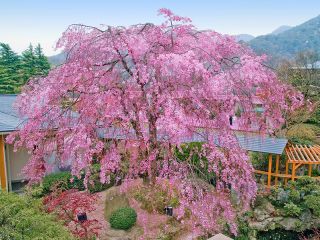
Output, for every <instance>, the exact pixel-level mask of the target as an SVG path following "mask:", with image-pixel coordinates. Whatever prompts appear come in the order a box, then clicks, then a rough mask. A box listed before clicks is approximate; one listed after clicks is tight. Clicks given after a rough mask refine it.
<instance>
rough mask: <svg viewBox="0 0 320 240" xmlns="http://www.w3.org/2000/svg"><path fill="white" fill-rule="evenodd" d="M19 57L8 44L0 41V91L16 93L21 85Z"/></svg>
mask: <svg viewBox="0 0 320 240" xmlns="http://www.w3.org/2000/svg"><path fill="white" fill-rule="evenodd" d="M20 65H21V62H20V58H19V56H18V55H17V54H16V53H15V52H14V51H12V49H11V48H10V46H9V45H8V44H5V43H0V93H16V92H17V91H19V86H20V85H21V72H20Z"/></svg>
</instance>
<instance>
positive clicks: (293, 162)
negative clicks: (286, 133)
mask: <svg viewBox="0 0 320 240" xmlns="http://www.w3.org/2000/svg"><path fill="white" fill-rule="evenodd" d="M285 153H286V166H285V173H284V174H283V173H280V172H279V167H280V155H279V154H277V155H276V159H275V160H276V162H275V164H276V165H275V172H272V162H273V155H272V154H271V153H269V157H268V161H269V162H268V171H267V172H266V171H261V170H255V173H257V174H263V175H267V176H268V181H267V186H268V188H270V187H271V180H272V177H274V178H275V180H274V185H278V179H279V178H284V184H286V183H287V182H288V179H291V180H292V181H294V180H295V179H296V178H299V177H301V176H297V175H296V173H297V169H298V168H299V167H301V166H303V165H308V176H310V177H312V167H313V166H314V165H318V164H320V146H319V145H313V146H309V145H308V146H307V145H292V144H290V143H288V144H287V146H286V147H285ZM290 167H291V173H289V169H290Z"/></svg>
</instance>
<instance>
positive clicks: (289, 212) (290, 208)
mask: <svg viewBox="0 0 320 240" xmlns="http://www.w3.org/2000/svg"><path fill="white" fill-rule="evenodd" d="M283 210H284V213H285V215H286V216H289V217H297V216H299V215H300V213H301V210H302V209H301V208H300V207H298V206H297V205H296V204H294V203H292V202H290V203H286V204H285V205H284V207H283Z"/></svg>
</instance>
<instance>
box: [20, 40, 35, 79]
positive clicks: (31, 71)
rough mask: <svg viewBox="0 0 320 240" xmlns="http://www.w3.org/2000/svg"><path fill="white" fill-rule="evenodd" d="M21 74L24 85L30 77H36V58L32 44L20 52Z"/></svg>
mask: <svg viewBox="0 0 320 240" xmlns="http://www.w3.org/2000/svg"><path fill="white" fill-rule="evenodd" d="M21 61H22V72H23V83H26V82H27V81H28V80H29V79H30V78H31V77H32V76H34V75H36V68H35V66H36V56H35V54H34V50H33V46H32V44H30V45H29V47H28V48H27V49H26V50H25V51H23V52H22V56H21Z"/></svg>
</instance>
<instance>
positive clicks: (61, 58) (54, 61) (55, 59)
mask: <svg viewBox="0 0 320 240" xmlns="http://www.w3.org/2000/svg"><path fill="white" fill-rule="evenodd" d="M66 57H67V54H66V53H64V52H62V53H59V54H57V55H53V56H50V57H48V61H49V63H50V65H52V66H57V65H60V64H62V63H64V62H65V60H66Z"/></svg>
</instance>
